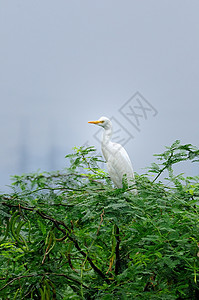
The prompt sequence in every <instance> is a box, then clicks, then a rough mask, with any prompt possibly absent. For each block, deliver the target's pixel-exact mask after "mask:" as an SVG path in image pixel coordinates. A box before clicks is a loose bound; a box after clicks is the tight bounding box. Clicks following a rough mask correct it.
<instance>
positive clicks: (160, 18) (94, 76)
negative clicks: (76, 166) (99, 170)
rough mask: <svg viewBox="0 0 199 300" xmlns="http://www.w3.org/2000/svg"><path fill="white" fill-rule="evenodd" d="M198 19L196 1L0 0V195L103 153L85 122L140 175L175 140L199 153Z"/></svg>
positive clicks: (192, 169)
mask: <svg viewBox="0 0 199 300" xmlns="http://www.w3.org/2000/svg"><path fill="white" fill-rule="evenodd" d="M198 12H199V1H198V0H195V1H194V0H191V1H188V0H162V1H159V0H142V1H139V0H125V1H121V0H120V1H119V0H101V1H94V0H84V1H82V0H79V1H78V0H76V1H67V0H59V1H52V0H42V1H41V0H28V1H27V0H9V1H8V0H1V2H0V99H1V110H0V138H1V148H0V149H1V150H0V153H1V155H0V190H2V191H4V190H5V185H6V184H9V182H10V181H9V176H10V175H14V174H20V173H21V172H31V171H35V170H37V169H39V168H40V169H41V170H51V169H59V168H63V167H64V166H65V163H66V162H65V158H64V156H65V155H66V154H67V153H70V152H71V151H72V147H74V146H81V145H83V144H85V143H87V144H88V145H94V146H95V147H96V148H97V149H99V151H100V143H99V142H98V139H99V133H98V132H97V130H98V128H96V127H95V126H94V125H91V124H88V123H87V122H88V121H90V120H95V119H98V118H99V117H101V116H107V117H110V118H112V120H113V124H114V126H115V129H117V130H116V131H117V132H119V134H120V140H121V139H122V138H123V140H122V143H123V144H125V148H126V149H127V151H128V153H129V156H130V158H131V160H132V163H133V166H134V170H135V171H137V172H138V173H141V172H144V170H143V169H142V168H145V167H146V166H149V165H150V163H151V162H152V161H154V160H155V158H154V157H153V154H154V153H160V152H162V151H163V150H164V147H165V146H168V145H171V143H173V141H175V140H176V139H180V140H181V141H182V143H192V144H194V145H196V146H199V140H198V112H199V18H198ZM143 106H145V110H143ZM141 107H142V109H141ZM133 113H134V116H133ZM135 113H136V116H135ZM100 134H101V133H100ZM186 171H187V172H188V174H189V175H196V174H198V173H199V168H198V166H197V165H193V164H192V165H190V166H188V167H186Z"/></svg>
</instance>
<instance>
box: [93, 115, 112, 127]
mask: <svg viewBox="0 0 199 300" xmlns="http://www.w3.org/2000/svg"><path fill="white" fill-rule="evenodd" d="M88 123H91V124H96V125H98V126H101V127H103V128H104V129H109V128H111V127H112V123H111V121H110V120H109V119H108V118H106V117H101V118H99V120H97V121H89V122H88Z"/></svg>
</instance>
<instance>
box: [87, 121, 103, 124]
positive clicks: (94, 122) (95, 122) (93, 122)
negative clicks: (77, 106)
mask: <svg viewBox="0 0 199 300" xmlns="http://www.w3.org/2000/svg"><path fill="white" fill-rule="evenodd" d="M88 123H91V124H99V123H102V121H89V122H88Z"/></svg>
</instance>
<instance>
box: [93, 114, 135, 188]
mask: <svg viewBox="0 0 199 300" xmlns="http://www.w3.org/2000/svg"><path fill="white" fill-rule="evenodd" d="M88 123H91V124H96V125H98V126H101V127H103V128H104V133H103V138H102V142H101V149H102V153H103V156H104V158H105V160H106V163H107V169H108V173H109V175H110V177H111V180H112V181H113V183H114V184H115V185H116V187H118V188H122V186H123V185H122V180H123V176H124V175H125V174H126V178H127V183H128V185H132V184H133V182H134V173H133V167H132V164H131V161H130V158H129V156H128V154H127V152H126V150H125V149H124V148H123V147H122V146H121V145H120V144H118V143H113V142H111V136H112V123H111V121H110V120H109V119H108V118H106V117H101V118H100V119H99V120H97V121H90V122H88ZM133 192H134V193H136V190H135V189H134V190H133Z"/></svg>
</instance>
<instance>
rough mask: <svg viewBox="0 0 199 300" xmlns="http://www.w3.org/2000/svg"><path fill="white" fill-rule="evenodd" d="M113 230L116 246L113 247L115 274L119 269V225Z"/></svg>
mask: <svg viewBox="0 0 199 300" xmlns="http://www.w3.org/2000/svg"><path fill="white" fill-rule="evenodd" d="M115 226H116V230H115V238H116V241H117V243H116V247H115V275H118V273H119V269H120V249H119V246H120V236H119V233H120V232H119V227H118V226H117V225H115Z"/></svg>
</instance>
